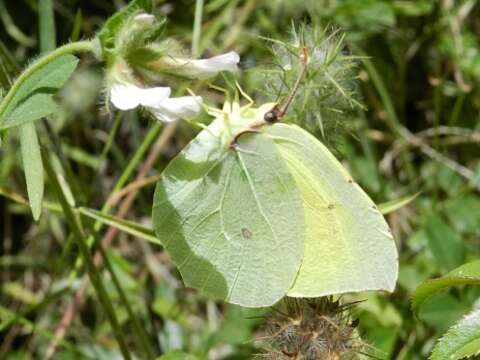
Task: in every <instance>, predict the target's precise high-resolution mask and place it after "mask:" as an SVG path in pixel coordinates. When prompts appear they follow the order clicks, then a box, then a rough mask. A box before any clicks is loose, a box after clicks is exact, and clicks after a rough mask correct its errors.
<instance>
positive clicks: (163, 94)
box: [139, 87, 171, 107]
mask: <svg viewBox="0 0 480 360" xmlns="http://www.w3.org/2000/svg"><path fill="white" fill-rule="evenodd" d="M139 90H140V105H143V106H146V107H150V106H152V107H155V106H156V104H160V103H161V102H162V101H164V100H165V99H167V98H168V97H169V96H170V93H171V90H170V88H169V87H153V88H148V89H139Z"/></svg>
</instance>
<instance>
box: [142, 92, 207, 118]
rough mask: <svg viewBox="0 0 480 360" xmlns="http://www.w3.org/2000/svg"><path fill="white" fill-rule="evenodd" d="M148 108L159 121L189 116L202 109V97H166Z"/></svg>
mask: <svg viewBox="0 0 480 360" xmlns="http://www.w3.org/2000/svg"><path fill="white" fill-rule="evenodd" d="M148 109H149V110H150V111H151V112H152V113H153V115H155V117H156V118H157V119H159V120H161V121H166V122H170V121H175V120H178V119H185V118H191V117H194V116H195V115H197V114H198V113H199V112H200V111H202V98H201V97H200V96H181V97H175V98H168V99H165V100H164V101H162V102H161V103H159V104H157V105H155V107H148Z"/></svg>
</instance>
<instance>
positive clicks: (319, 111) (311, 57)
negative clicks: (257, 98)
mask: <svg viewBox="0 0 480 360" xmlns="http://www.w3.org/2000/svg"><path fill="white" fill-rule="evenodd" d="M265 40H267V41H269V42H271V43H272V44H273V45H272V47H271V52H272V59H274V65H272V64H271V63H270V64H266V66H264V67H261V66H260V67H259V70H260V71H261V72H260V74H261V75H262V76H261V78H262V83H261V86H260V87H259V89H260V91H262V92H263V93H264V94H265V95H266V96H267V97H268V100H270V101H272V98H271V97H272V96H278V97H279V98H280V99H282V98H286V97H287V96H288V94H289V92H291V91H292V88H293V87H294V84H295V81H296V78H297V76H298V73H299V71H300V68H301V66H302V58H301V56H299V55H300V54H301V52H302V49H303V48H306V51H307V53H308V61H307V67H306V72H305V76H304V79H303V80H302V81H301V84H300V85H299V87H298V89H296V91H297V94H296V96H295V101H294V102H293V103H292V106H291V108H290V112H289V114H290V115H291V116H290V117H289V118H290V119H289V120H290V121H292V122H295V123H300V124H301V125H302V126H304V127H307V128H308V129H309V130H310V131H313V132H316V131H318V130H320V132H321V134H322V136H323V137H325V136H327V135H330V133H331V131H329V130H331V129H332V128H335V127H337V126H338V125H339V124H341V123H342V121H344V120H345V119H347V118H349V115H351V114H352V113H353V111H354V110H355V109H356V108H358V107H361V106H362V105H361V104H360V102H359V101H358V100H357V99H356V97H357V83H356V75H357V74H356V69H355V68H356V67H357V63H358V60H359V58H358V57H355V56H352V55H350V54H349V53H348V51H346V46H345V44H344V36H343V35H342V34H341V33H340V32H339V31H332V32H330V33H329V32H328V31H326V30H325V29H323V28H320V27H314V26H307V25H303V24H302V25H300V26H299V27H298V29H296V28H295V27H293V30H292V38H291V41H290V42H282V41H279V40H275V39H267V38H266V39H265Z"/></svg>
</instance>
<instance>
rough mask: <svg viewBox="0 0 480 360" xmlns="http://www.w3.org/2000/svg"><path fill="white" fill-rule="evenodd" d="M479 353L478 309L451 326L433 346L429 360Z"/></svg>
mask: <svg viewBox="0 0 480 360" xmlns="http://www.w3.org/2000/svg"><path fill="white" fill-rule="evenodd" d="M479 353H480V309H477V310H475V311H473V312H472V313H470V314H469V315H467V316H465V317H464V318H463V319H462V320H460V321H459V322H458V323H457V324H455V325H454V326H452V327H451V328H450V329H449V330H448V331H447V332H446V334H445V335H443V337H442V338H441V339H440V340H439V341H438V342H437V344H436V345H435V347H434V348H433V352H432V355H431V356H430V359H431V360H456V359H463V358H466V357H469V356H474V355H478V354H479Z"/></svg>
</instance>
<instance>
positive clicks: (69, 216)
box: [43, 152, 131, 360]
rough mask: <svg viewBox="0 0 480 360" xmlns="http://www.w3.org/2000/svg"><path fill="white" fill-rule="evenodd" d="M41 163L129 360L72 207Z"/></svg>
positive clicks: (47, 164)
mask: <svg viewBox="0 0 480 360" xmlns="http://www.w3.org/2000/svg"><path fill="white" fill-rule="evenodd" d="M43 162H44V165H45V171H46V172H47V175H48V177H49V178H50V181H51V183H52V185H53V188H54V190H55V192H56V194H57V197H58V200H59V202H60V205H61V207H62V210H63V212H64V214H65V218H66V220H67V222H68V223H69V225H70V228H71V231H72V233H73V238H74V239H75V241H76V244H77V246H78V249H79V251H80V255H81V256H82V258H83V261H84V263H85V267H86V269H87V273H88V276H89V278H90V281H91V282H92V285H93V287H94V289H95V292H96V294H97V297H98V299H99V301H100V304H101V305H102V307H103V309H104V311H105V313H106V315H107V317H108V320H109V322H110V325H111V327H112V330H113V334H114V336H115V338H116V340H117V342H118V345H119V347H120V351H121V353H122V355H123V358H124V359H125V360H130V359H131V356H130V353H129V351H128V347H127V343H126V340H125V338H124V336H123V333H122V331H121V329H120V324H119V322H118V319H117V316H116V314H115V310H114V308H113V304H112V301H111V300H110V297H109V296H108V293H107V291H106V289H105V286H104V285H103V282H102V279H101V277H100V275H99V273H98V272H97V269H96V267H95V264H94V262H93V258H92V256H91V254H90V251H89V249H88V246H87V243H86V240H85V236H84V234H83V231H82V227H81V225H80V223H79V220H78V218H77V217H76V216H75V214H74V212H73V209H72V207H71V206H70V204H69V203H68V200H67V197H66V196H65V194H64V192H63V190H62V187H61V185H60V182H59V180H58V178H57V175H56V173H55V171H54V169H53V166H52V164H51V162H50V157H49V155H48V154H47V153H45V152H44V153H43Z"/></svg>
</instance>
